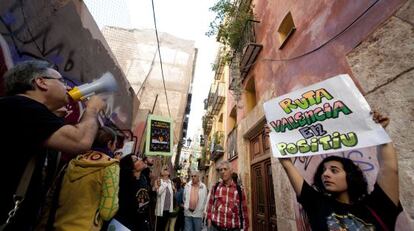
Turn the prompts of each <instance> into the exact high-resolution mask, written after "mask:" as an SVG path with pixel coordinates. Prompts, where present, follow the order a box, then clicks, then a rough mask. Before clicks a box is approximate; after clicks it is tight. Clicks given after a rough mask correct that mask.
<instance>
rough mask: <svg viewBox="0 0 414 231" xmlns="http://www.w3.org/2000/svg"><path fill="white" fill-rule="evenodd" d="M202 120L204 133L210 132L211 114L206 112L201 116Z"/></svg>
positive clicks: (211, 124)
mask: <svg viewBox="0 0 414 231" xmlns="http://www.w3.org/2000/svg"><path fill="white" fill-rule="evenodd" d="M202 121H203V130H204V134H205V135H208V134H210V131H211V128H212V127H213V116H211V115H210V114H208V113H207V114H205V115H204V116H203V118H202Z"/></svg>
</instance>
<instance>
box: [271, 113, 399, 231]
mask: <svg viewBox="0 0 414 231" xmlns="http://www.w3.org/2000/svg"><path fill="white" fill-rule="evenodd" d="M373 119H374V121H375V122H377V123H380V124H381V125H382V126H383V127H384V128H385V127H386V126H387V125H388V123H389V119H388V118H386V117H382V116H381V115H380V114H378V113H376V112H374V114H373ZM279 161H280V163H281V164H282V166H283V168H284V169H285V171H286V173H287V175H288V177H289V180H290V182H291V184H292V186H293V189H294V190H295V192H296V195H297V197H298V201H299V203H300V204H301V205H302V206H303V208H304V210H305V211H306V213H307V216H308V218H309V222H310V224H311V227H312V230H318V231H322V230H394V227H395V222H396V219H397V216H398V214H399V213H400V212H401V211H402V207H401V205H400V203H399V191H398V187H399V186H398V167H397V157H396V153H395V150H394V148H393V146H392V144H391V143H388V144H384V145H381V146H380V147H379V150H378V162H379V172H378V176H377V179H376V183H375V185H374V190H373V191H372V192H371V193H368V185H367V181H366V179H365V177H364V175H363V173H362V171H361V169H360V168H359V167H358V166H357V165H355V164H354V163H353V162H352V160H350V159H347V158H343V157H339V156H330V157H328V158H325V159H324V160H323V161H322V162H321V163H320V164H319V166H318V168H317V170H316V172H315V175H314V183H313V186H314V187H311V186H310V185H309V184H308V183H307V182H306V181H305V180H304V178H303V177H302V176H301V175H300V173H299V171H298V170H297V169H296V167H295V166H294V165H293V163H292V161H291V160H290V159H289V158H280V159H279Z"/></svg>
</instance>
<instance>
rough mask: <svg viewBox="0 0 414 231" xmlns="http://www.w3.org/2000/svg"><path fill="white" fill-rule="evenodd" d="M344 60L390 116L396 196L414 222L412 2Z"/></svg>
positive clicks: (375, 104) (376, 105)
mask: <svg viewBox="0 0 414 231" xmlns="http://www.w3.org/2000/svg"><path fill="white" fill-rule="evenodd" d="M347 60H348V63H349V65H350V67H351V69H352V73H353V75H354V76H355V78H356V79H358V81H359V83H360V84H361V87H362V89H363V91H364V92H365V97H366V99H367V100H368V102H369V104H370V105H371V107H373V108H376V109H378V110H379V111H381V112H383V113H384V114H385V115H388V116H389V117H390V118H391V123H390V125H389V126H388V128H387V130H388V133H389V134H390V136H391V138H392V140H393V142H394V145H395V147H396V149H397V152H398V160H399V161H398V162H399V178H400V199H401V203H402V205H403V207H404V209H405V211H406V212H407V214H408V216H409V220H410V223H411V225H414V191H413V189H414V149H413V140H414V133H413V130H414V90H413V89H414V1H407V2H406V3H405V5H403V6H402V7H401V8H400V10H399V11H397V12H396V14H395V15H393V16H392V17H390V18H389V19H388V20H387V21H386V22H384V23H383V24H382V25H381V26H380V27H379V28H378V29H377V30H376V31H375V32H374V33H372V34H371V35H370V36H369V37H368V38H367V39H366V40H365V41H364V42H363V43H361V44H360V45H359V46H358V47H356V48H355V49H354V50H353V51H352V52H351V53H349V54H348V55H347ZM413 227H414V226H413ZM402 230H404V229H402ZM411 230H412V229H411Z"/></svg>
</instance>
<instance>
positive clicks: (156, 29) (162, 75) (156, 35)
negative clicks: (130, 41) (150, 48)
mask: <svg viewBox="0 0 414 231" xmlns="http://www.w3.org/2000/svg"><path fill="white" fill-rule="evenodd" d="M151 3H152V16H153V19H154V27H155V37H156V38H157V47H158V57H159V59H160V67H161V77H162V84H163V86H164V93H165V99H166V101H167V109H168V116H169V117H171V111H170V105H169V103H168V95H167V89H166V87H165V78H164V69H163V66H162V58H161V49H160V39H159V37H158V28H157V19H156V16H155V7H154V0H151Z"/></svg>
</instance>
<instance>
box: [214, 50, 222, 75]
mask: <svg viewBox="0 0 414 231" xmlns="http://www.w3.org/2000/svg"><path fill="white" fill-rule="evenodd" d="M224 63H225V61H224V58H223V57H221V56H220V52H219V53H218V54H217V58H216V63H215V64H214V65H215V72H216V73H215V74H214V79H215V80H220V79H221V76H222V74H223V70H224Z"/></svg>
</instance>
